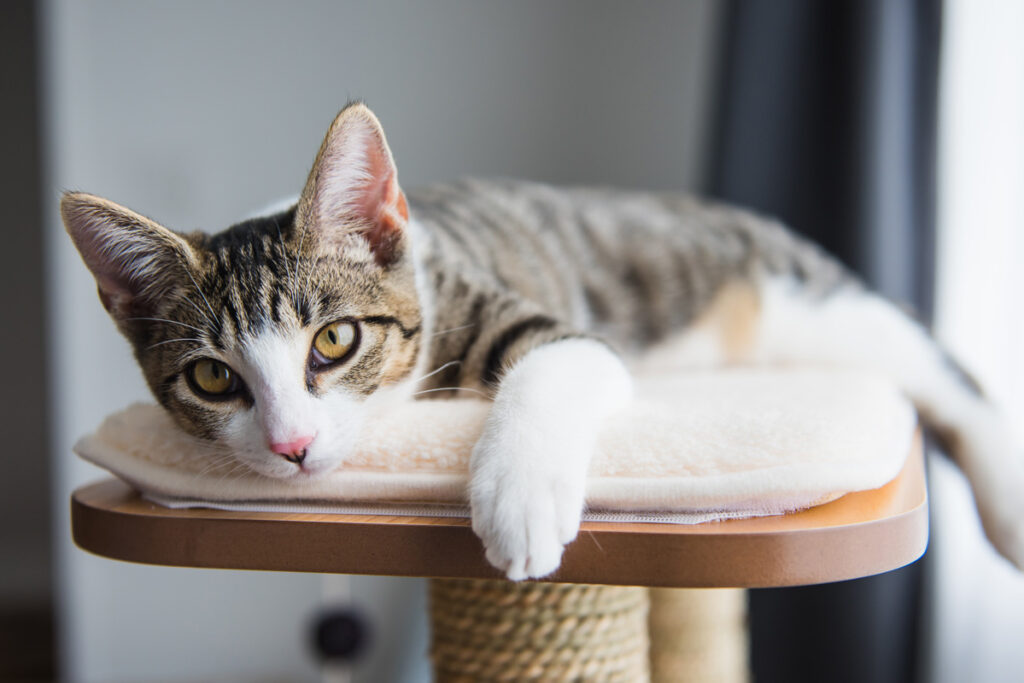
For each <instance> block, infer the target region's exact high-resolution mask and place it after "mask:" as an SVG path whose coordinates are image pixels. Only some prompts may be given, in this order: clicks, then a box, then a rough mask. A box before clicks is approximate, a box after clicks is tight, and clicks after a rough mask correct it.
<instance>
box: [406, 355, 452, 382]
mask: <svg viewBox="0 0 1024 683" xmlns="http://www.w3.org/2000/svg"><path fill="white" fill-rule="evenodd" d="M453 365H462V361H461V360H452V361H448V362H447V363H445V364H444V365H442V366H441V367H439V368H438V369H436V370H434V371H433V372H428V373H427V374H425V375H423V376H422V377H420V378H418V379H417V380H416V382H422V381H423V380H425V379H427V378H428V377H433V376H434V375H436V374H437V373H439V372H441V371H442V370H444V369H445V368H450V367H451V366H453Z"/></svg>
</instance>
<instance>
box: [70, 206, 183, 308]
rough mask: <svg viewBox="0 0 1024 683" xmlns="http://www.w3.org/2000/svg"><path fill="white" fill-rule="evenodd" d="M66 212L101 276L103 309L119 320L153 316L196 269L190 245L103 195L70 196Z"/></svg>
mask: <svg viewBox="0 0 1024 683" xmlns="http://www.w3.org/2000/svg"><path fill="white" fill-rule="evenodd" d="M60 213H61V216H62V217H63V219H64V228H65V229H66V230H67V231H68V235H70V236H71V240H72V241H73V242H74V243H75V246H76V247H78V251H79V253H80V254H81V255H82V260H83V261H85V265H86V266H88V267H89V270H91V271H92V274H93V276H94V277H95V278H96V285H97V288H98V289H99V295H100V300H101V301H102V302H103V306H104V307H105V308H106V309H107V311H108V312H109V313H110V315H112V316H113V317H114V318H115V319H118V320H125V319H127V318H132V317H138V316H145V315H152V310H153V308H154V306H155V304H156V303H157V302H158V301H159V299H160V297H161V296H166V295H167V294H168V292H169V290H171V289H172V288H174V287H176V286H177V285H178V284H179V280H180V279H181V278H184V277H187V275H186V273H187V271H186V269H187V268H191V267H193V265H194V261H195V258H196V256H195V252H194V250H193V249H192V247H191V245H189V244H188V242H186V241H185V240H183V239H182V238H181V237H179V236H178V235H176V234H174V233H173V232H171V231H170V230H168V229H167V228H165V227H163V226H161V225H159V224H157V223H155V222H154V221H151V220H150V219H148V218H146V217H145V216H141V215H139V214H137V213H135V212H134V211H131V210H130V209H126V208H124V207H123V206H120V205H118V204H115V203H114V202H111V201H108V200H106V199H103V198H102V197H96V196H94V195H90V194H85V193H82V192H68V193H66V194H65V195H64V196H63V197H62V198H61V202H60Z"/></svg>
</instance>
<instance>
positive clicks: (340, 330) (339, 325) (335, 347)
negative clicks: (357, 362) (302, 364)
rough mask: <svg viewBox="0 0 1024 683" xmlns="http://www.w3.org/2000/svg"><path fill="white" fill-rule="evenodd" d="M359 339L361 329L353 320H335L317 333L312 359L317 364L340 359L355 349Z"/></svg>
mask: <svg viewBox="0 0 1024 683" xmlns="http://www.w3.org/2000/svg"><path fill="white" fill-rule="evenodd" d="M358 341H359V330H358V329H357V328H356V325H355V323H354V322H353V321H351V320H338V321H337V322H333V323H331V324H330V325H327V326H326V327H324V328H323V329H321V330H320V331H319V332H317V333H316V337H314V339H313V352H312V358H311V361H314V363H313V364H314V365H316V366H322V365H328V364H331V363H335V362H337V361H340V360H342V359H344V358H345V357H347V356H348V355H349V354H350V353H352V352H353V351H354V350H355V348H356V344H357V343H358Z"/></svg>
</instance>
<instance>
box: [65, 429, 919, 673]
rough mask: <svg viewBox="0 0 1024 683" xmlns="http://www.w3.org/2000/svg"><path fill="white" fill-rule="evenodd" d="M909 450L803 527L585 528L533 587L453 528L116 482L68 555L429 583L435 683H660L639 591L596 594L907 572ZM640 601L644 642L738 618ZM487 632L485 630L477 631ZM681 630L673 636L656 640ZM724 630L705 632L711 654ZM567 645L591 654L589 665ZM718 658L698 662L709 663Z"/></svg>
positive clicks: (656, 643)
mask: <svg viewBox="0 0 1024 683" xmlns="http://www.w3.org/2000/svg"><path fill="white" fill-rule="evenodd" d="M912 449H913V450H912V453H911V454H910V457H908V459H907V462H906V464H905V465H904V467H903V470H902V471H901V472H900V474H899V476H897V477H896V478H895V479H894V480H892V481H891V482H889V483H888V484H886V485H885V486H883V487H881V488H879V489H875V490H871V491H862V492H857V493H851V494H848V495H846V496H843V497H842V498H839V499H838V500H835V501H833V502H831V503H827V504H825V505H820V506H817V507H814V508H810V509H808V510H804V511H801V512H796V513H792V514H787V515H783V516H776V517H760V518H755V519H737V520H727V521H721V522H710V523H705V524H698V525H676V524H638V523H605V522H586V523H584V524H583V526H582V529H581V531H580V534H579V536H578V537H577V539H576V540H575V541H574V542H573V543H572V544H571V545H569V546H568V547H567V548H566V551H565V555H564V557H563V560H562V565H561V567H560V568H559V570H558V571H557V573H555V574H554V575H553V576H551V577H549V578H548V579H546V580H545V581H544V582H526V583H523V584H511V583H509V582H506V581H503V580H501V576H500V575H499V573H498V572H497V571H495V570H494V569H493V568H492V567H490V566H489V565H488V564H487V562H486V560H485V558H484V555H483V550H482V547H481V545H480V541H479V540H478V539H477V538H476V536H474V535H473V532H472V530H471V528H470V524H469V521H468V520H464V519H453V518H435V517H398V516H394V517H392V516H379V515H343V514H309V513H302V514H299V513H272V512H225V511H217V510H206V509H169V508H164V507H161V506H159V505H156V504H154V503H151V502H149V501H147V500H144V499H143V498H141V497H140V496H139V494H138V493H136V492H135V491H133V490H132V489H131V488H130V487H129V486H127V485H126V484H124V483H122V482H121V481H118V480H107V481H103V482H100V483H96V484H92V485H90V486H86V487H83V488H81V489H78V490H77V491H76V492H75V493H74V494H73V496H72V501H71V519H72V533H73V536H74V540H75V542H76V543H77V544H78V545H79V546H80V547H81V548H83V549H85V550H88V551H90V552H93V553H95V554H97V555H102V556H104V557H109V558H113V559H118V560H125V561H130V562H141V563H146V564H158V565H171V566H179V567H206V568H219V569H257V570H271V571H299V572H321V573H343V574H378V575H390V576H422V577H431V578H433V579H438V580H437V581H434V582H433V585H432V589H431V595H432V601H433V603H434V630H435V636H434V653H433V655H434V663H435V671H436V672H437V679H438V680H501V679H507V680H521V679H524V678H525V679H528V680H596V679H599V680H630V681H635V680H645V679H646V677H647V676H648V673H647V666H648V661H653V662H657V661H658V657H660V658H661V661H662V662H663V664H657V663H655V665H654V668H655V671H654V680H672V679H673V677H674V676H676V675H679V673H678V671H677V672H674V673H670V672H669V669H668V668H666V667H670V666H671V664H670V663H669V664H665V663H664V662H671V660H672V654H671V653H666V652H660V653H659V652H656V650H658V649H659V648H662V649H663V648H666V647H677V646H678V644H677V645H671V644H666V643H665V642H664V638H662V637H656V634H655V633H654V632H653V631H652V636H651V645H650V647H651V648H652V652H651V659H650V660H648V655H647V652H648V640H647V634H646V633H640V632H641V631H643V630H644V629H643V628H642V626H643V625H644V624H645V623H646V619H647V617H646V616H645V615H646V612H647V606H648V597H647V591H642V592H640V589H625V590H624V589H619V588H607V587H609V586H615V587H618V586H643V587H662V588H753V587H769V586H796V585H807V584H814V583H824V582H830V581H841V580H845V579H853V578H859V577H863V576H869V575H872V574H878V573H881V572H885V571H889V570H892V569H896V568H898V567H901V566H903V565H906V564H908V563H910V562H913V561H914V560H916V559H917V558H919V557H920V556H921V555H922V554H923V553H924V550H925V547H926V545H927V541H928V504H927V492H926V487H925V478H924V465H923V456H922V447H921V438H920V435H919V434H918V435H917V436H916V437H915V439H914V443H913V447H912ZM465 579H477V580H480V579H484V580H486V581H465ZM566 584H574V585H566ZM688 594H689V596H688V597H687V595H688ZM650 595H651V600H652V601H654V605H652V608H651V625H652V629H653V628H654V624H655V622H656V621H659V620H662V621H663V620H664V619H665V617H664V614H663V611H659V608H658V605H660V604H663V603H666V602H667V601H670V600H672V599H675V600H680V599H682V600H683V601H684V602H686V605H685V606H684V607H683V608H682V612H686V613H690V614H692V615H693V617H694V619H697V620H698V621H700V622H701V623H706V624H709V625H710V624H711V623H712V621H713V620H714V619H721V618H722V615H723V614H734V616H735V618H732V619H731V621H730V622H729V623H730V624H732V626H731V627H735V628H738V629H742V620H743V611H742V605H741V606H740V607H739V608H737V607H735V605H731V606H730V605H725V604H724V603H723V604H720V605H718V607H715V608H714V609H712V610H711V611H710V612H707V611H706V608H707V605H706V604H704V602H706V600H707V597H709V596H713V595H718V596H719V597H720V598H722V599H724V600H725V601H726V602H728V601H733V602H735V601H734V600H733V599H732V598H728V597H727V596H728V592H725V591H690V592H688V593H683V592H680V591H651V592H650ZM695 601H696V602H695ZM702 601H704V602H702ZM717 602H719V603H721V602H722V600H718V601H717ZM698 603H700V604H698ZM702 605H703V606H702ZM503 606H504V607H503ZM701 610H705V612H701ZM730 610H731V611H730ZM737 610H738V611H737ZM675 613H677V614H678V613H681V612H680V610H679V609H676V610H675ZM512 614H514V618H512V617H511V616H510V615H512ZM659 615H661V616H659ZM715 615H717V616H715ZM495 619H497V621H494V620H495ZM488 620H491V621H488ZM638 620H639V621H638ZM491 622H494V623H491ZM485 623H487V624H490V626H491V630H489V631H487V630H484V629H483V627H482V625H483V624H485ZM460 624H461V625H462V626H463V628H461V629H460ZM467 624H472V627H470V628H465V626H466V625H467ZM731 627H729V628H731ZM609 628H611V629H612V632H609V630H608V629H609ZM684 630H685V626H683V625H680V624H679V623H675V624H673V625H672V626H671V628H669V629H663V631H664V632H665V633H670V632H682V631H684ZM726 630H728V629H727V625H719V626H715V627H713V628H711V629H710V631H711V632H715V633H717V634H718V635H719V641H721V637H724V636H725V635H726V634H725V631H726ZM481 632H484V633H486V634H487V635H486V637H485V638H484V636H481V635H480V633H481ZM584 632H585V633H584ZM616 634H617V635H616ZM463 636H465V637H463ZM467 638H468V640H467ZM480 638H484V640H480ZM580 638H584V639H585V638H590V639H591V640H592V641H593V642H592V643H591V644H592V645H594V646H595V647H592V648H591V649H590V652H591V654H592V655H593V656H592V657H591V658H590V659H587V657H586V656H584V655H585V653H586V652H587V648H586V647H582V646H581V645H580V642H579V639H580ZM602 638H604V641H602V640H601V639H602ZM638 638H639V640H638ZM595 639H596V640H595ZM734 640H735V639H734ZM605 641H607V642H605ZM503 643H504V644H505V645H504V646H502V644H503ZM721 645H722V643H721V642H719V643H718V645H717V646H714V645H713V644H711V643H706V644H705V645H704V646H702V647H701V648H700V649H701V650H702V651H703V652H705V654H707V653H709V652H712V651H716V647H717V649H718V650H721V649H722V648H721V647H720V646H721ZM733 645H734V647H732V651H734V652H733V655H735V656H745V655H743V654H742V653H741V655H736V652H735V650H736V649H737V648H736V647H735V645H736V644H735V642H734V643H733ZM740 645H741V646H742V642H741V643H740ZM502 647H504V649H502ZM581 647H582V649H581ZM740 649H741V650H742V647H740ZM726 650H729V647H726ZM581 652H582V653H584V654H581ZM595 653H596V654H595ZM735 656H734V657H733V659H735ZM594 657H597V659H594ZM446 667H447V668H446ZM659 667H660V669H661V673H659ZM737 670H738V669H737ZM499 671H503V672H506V673H507V676H505V675H498V673H499ZM446 672H447V673H446ZM452 672H459V673H452ZM473 672H475V673H473ZM737 677H739V679H741V678H742V676H741V675H740V674H737ZM737 677H733V678H731V679H729V680H737Z"/></svg>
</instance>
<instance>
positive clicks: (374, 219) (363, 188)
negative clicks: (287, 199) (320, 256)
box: [298, 103, 409, 265]
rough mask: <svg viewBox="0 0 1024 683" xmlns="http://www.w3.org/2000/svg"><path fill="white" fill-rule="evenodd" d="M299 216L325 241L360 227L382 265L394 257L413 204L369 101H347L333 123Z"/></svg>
mask: <svg viewBox="0 0 1024 683" xmlns="http://www.w3.org/2000/svg"><path fill="white" fill-rule="evenodd" d="M298 220H302V221H306V222H307V223H306V224H307V225H312V226H315V230H316V231H317V232H318V233H319V235H320V236H321V238H322V239H324V240H326V241H327V242H330V241H331V238H332V236H340V235H344V234H348V233H350V232H352V231H358V232H360V233H361V234H362V235H363V237H365V239H366V241H367V242H368V243H369V245H370V250H371V251H372V252H373V255H374V258H375V259H376V261H377V263H379V264H380V265H387V264H389V263H391V262H392V261H393V260H394V259H395V258H396V255H397V248H398V245H399V244H400V243H401V239H402V235H403V234H404V232H405V229H406V225H407V224H408V221H409V209H408V206H407V204H406V202H405V195H404V194H402V190H401V188H400V187H399V186H398V171H397V170H396V169H395V162H394V159H393V158H392V157H391V150H390V149H389V148H388V143H387V140H386V139H385V138H384V130H383V129H382V128H381V125H380V122H379V121H378V120H377V117H376V116H374V115H373V112H371V111H370V110H369V108H367V107H366V105H364V104H361V103H357V104H351V105H349V106H348V107H345V109H343V110H342V111H341V113H339V114H338V116H337V117H336V118H335V119H334V123H332V124H331V128H330V130H328V131H327V135H326V137H325V138H324V141H323V144H322V145H321V146H320V152H319V153H318V154H317V157H316V162H314V164H313V170H312V171H311V172H310V174H309V180H307V181H306V187H305V188H304V189H303V191H302V196H301V197H300V199H299V207H298Z"/></svg>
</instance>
